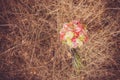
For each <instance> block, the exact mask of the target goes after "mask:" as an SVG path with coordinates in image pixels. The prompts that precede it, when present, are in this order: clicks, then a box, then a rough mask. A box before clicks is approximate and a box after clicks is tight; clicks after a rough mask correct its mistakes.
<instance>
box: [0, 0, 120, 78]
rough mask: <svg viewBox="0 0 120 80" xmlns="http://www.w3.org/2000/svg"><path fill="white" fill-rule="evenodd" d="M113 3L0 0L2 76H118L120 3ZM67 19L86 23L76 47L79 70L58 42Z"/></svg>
mask: <svg viewBox="0 0 120 80" xmlns="http://www.w3.org/2000/svg"><path fill="white" fill-rule="evenodd" d="M116 1H117V0H116ZM111 3H112V1H110V0H8V1H4V0H1V1H0V11H1V12H0V75H1V76H0V80H117V79H118V80H119V79H120V77H119V73H120V59H119V58H120V56H119V36H120V30H119V28H120V27H119V23H120V22H119V19H120V15H119V14H120V6H119V4H120V2H119V1H117V3H115V2H113V3H112V6H110V5H111ZM114 4H115V5H114ZM115 6H117V7H115ZM71 20H80V22H81V23H84V24H87V29H88V35H89V41H88V43H87V44H85V45H84V46H82V47H81V48H80V49H79V55H80V57H81V62H82V64H83V65H84V67H83V68H82V69H81V70H79V71H80V72H79V74H76V72H77V71H76V70H74V68H73V67H72V65H71V64H72V63H71V58H70V57H69V56H68V54H69V47H67V46H66V45H63V44H61V42H60V40H59V30H60V28H62V25H63V23H65V22H69V21H71Z"/></svg>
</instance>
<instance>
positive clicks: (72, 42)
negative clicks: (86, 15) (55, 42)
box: [60, 21, 88, 68]
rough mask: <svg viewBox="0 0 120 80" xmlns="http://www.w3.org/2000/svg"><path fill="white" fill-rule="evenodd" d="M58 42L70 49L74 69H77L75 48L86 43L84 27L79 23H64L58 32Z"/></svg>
mask: <svg viewBox="0 0 120 80" xmlns="http://www.w3.org/2000/svg"><path fill="white" fill-rule="evenodd" d="M60 40H61V41H62V43H63V44H66V45H68V46H69V47H70V49H71V52H72V54H73V58H74V60H73V63H74V66H75V67H76V68H79V67H80V65H81V63H80V61H79V60H80V58H79V54H78V53H77V51H76V48H80V47H81V46H82V45H83V44H84V43H86V42H87V41H88V36H87V29H86V25H84V24H81V23H80V22H79V21H71V22H69V23H65V24H64V25H63V28H62V29H61V30H60Z"/></svg>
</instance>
